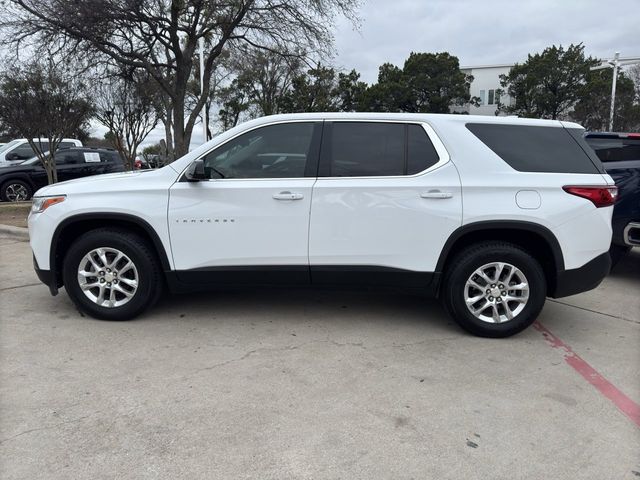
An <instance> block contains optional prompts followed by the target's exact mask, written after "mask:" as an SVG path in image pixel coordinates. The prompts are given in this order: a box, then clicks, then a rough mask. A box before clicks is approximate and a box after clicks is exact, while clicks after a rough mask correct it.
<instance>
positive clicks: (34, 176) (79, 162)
mask: <svg viewBox="0 0 640 480" xmlns="http://www.w3.org/2000/svg"><path fill="white" fill-rule="evenodd" d="M55 160H56V169H57V171H58V181H59V182H63V181H65V180H73V179H74V178H81V177H88V176H91V175H100V174H103V173H113V172H123V171H124V164H123V162H122V159H121V158H120V155H119V154H118V152H117V151H115V150H110V149H106V148H86V147H72V148H66V149H62V150H58V151H57V152H56V153H55ZM45 185H47V172H46V171H45V169H44V167H43V166H42V165H41V163H40V160H39V159H38V158H37V157H36V158H32V159H30V160H27V161H25V162H22V163H20V164H18V165H14V166H9V167H2V168H0V199H1V200H2V201H5V202H17V201H21V200H29V199H30V198H31V196H32V195H33V194H34V193H35V191H36V190H38V189H39V188H41V187H44V186H45Z"/></svg>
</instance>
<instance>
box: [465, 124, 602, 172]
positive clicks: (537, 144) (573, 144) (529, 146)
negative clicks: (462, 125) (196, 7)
mask: <svg viewBox="0 0 640 480" xmlns="http://www.w3.org/2000/svg"><path fill="white" fill-rule="evenodd" d="M467 128H468V129H469V130H470V131H471V133H473V134H474V135H475V136H476V137H477V138H478V139H479V140H480V141H482V143H484V144H485V145H486V146H487V147H489V148H490V149H491V150H492V151H493V152H494V153H495V154H496V155H498V156H499V157H500V158H502V159H503V160H504V161H505V162H506V163H507V164H509V165H510V166H511V167H512V168H513V169H515V170H518V171H520V172H547V173H602V172H603V169H602V165H601V164H600V162H599V161H598V159H597V158H596V157H595V155H594V156H593V158H592V157H591V156H590V153H589V148H588V146H587V145H586V143H584V140H582V143H584V145H583V146H581V145H580V142H579V140H580V139H581V137H582V135H581V132H582V130H581V129H571V130H576V131H575V132H572V131H570V130H569V129H566V128H563V127H538V126H532V125H508V124H491V123H468V124H467ZM578 137H580V138H578Z"/></svg>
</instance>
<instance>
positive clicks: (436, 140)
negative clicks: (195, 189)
mask: <svg viewBox="0 0 640 480" xmlns="http://www.w3.org/2000/svg"><path fill="white" fill-rule="evenodd" d="M319 122H331V123H338V122H348V123H354V122H359V123H398V124H403V125H419V126H421V127H422V128H423V129H424V131H425V132H426V133H427V136H428V137H429V140H430V141H431V143H432V144H433V147H434V148H435V150H436V153H437V154H438V158H439V160H438V161H437V162H436V163H435V164H433V165H431V166H430V167H429V168H427V169H425V170H422V171H421V172H418V173H414V174H413V175H378V176H360V177H318V176H316V177H272V178H210V179H207V180H201V181H207V182H234V181H235V182H238V181H246V180H251V181H273V180H316V179H317V180H348V179H351V178H355V179H384V178H416V177H420V176H422V175H425V174H427V173H429V172H432V171H433V170H436V169H438V168H440V167H442V166H443V165H445V164H447V163H449V162H450V161H451V157H450V156H449V152H448V151H447V149H446V147H445V146H444V143H443V142H442V140H441V139H440V137H439V136H438V134H437V133H436V131H435V130H434V129H433V127H432V126H431V125H430V124H429V123H427V122H421V121H418V120H381V119H365V118H362V119H360V118H357V119H352V118H339V119H323V118H320V117H319V118H317V119H314V120H306V119H305V120H300V119H295V120H279V121H277V122H271V123H264V124H261V125H256V126H255V127H253V128H250V129H248V130H244V131H242V132H239V133H238V134H237V135H234V136H233V137H231V138H228V139H227V140H225V141H224V142H222V143H220V144H218V145H216V146H215V147H212V148H211V149H210V150H207V151H206V152H205V153H203V154H202V155H200V156H199V157H198V158H197V159H196V160H199V159H201V158H204V157H206V156H207V155H209V154H210V153H211V152H213V151H214V150H217V149H218V148H220V147H222V146H224V145H226V144H227V143H229V142H231V141H232V140H235V139H236V138H238V137H239V136H241V135H245V134H247V133H250V132H253V131H254V130H258V129H260V128H264V127H270V126H273V125H282V124H287V123H319ZM194 161H195V160H194ZM192 163H193V162H191V163H190V164H189V165H187V166H186V167H185V169H184V170H183V171H182V172H181V173H180V176H179V177H178V178H179V180H182V178H183V177H184V175H185V172H186V171H187V170H188V169H189V167H190V166H191V164H192Z"/></svg>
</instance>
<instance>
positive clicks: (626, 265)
mask: <svg viewBox="0 0 640 480" xmlns="http://www.w3.org/2000/svg"><path fill="white" fill-rule="evenodd" d="M609 275H610V276H611V277H615V278H620V279H624V280H635V281H637V282H640V247H635V248H632V249H631V251H630V252H629V253H627V254H626V255H624V256H623V257H622V258H621V259H620V261H619V262H618V263H617V264H616V265H615V266H614V267H613V268H612V269H611V273H610V274H609Z"/></svg>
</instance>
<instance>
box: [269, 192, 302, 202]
mask: <svg viewBox="0 0 640 480" xmlns="http://www.w3.org/2000/svg"><path fill="white" fill-rule="evenodd" d="M273 198H274V199H275V200H302V199H303V198H304V195H302V194H301V193H291V192H289V191H287V192H280V193H276V194H274V195H273Z"/></svg>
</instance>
